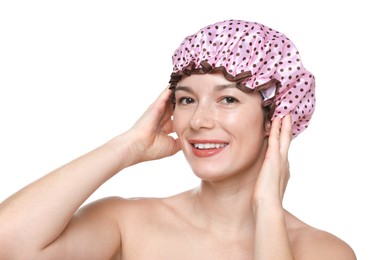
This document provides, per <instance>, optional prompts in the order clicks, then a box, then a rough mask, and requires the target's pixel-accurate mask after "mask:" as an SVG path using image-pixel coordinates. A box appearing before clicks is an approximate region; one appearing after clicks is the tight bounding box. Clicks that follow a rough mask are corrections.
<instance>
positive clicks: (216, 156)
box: [0, 74, 356, 260]
mask: <svg viewBox="0 0 375 260" xmlns="http://www.w3.org/2000/svg"><path fill="white" fill-rule="evenodd" d="M171 94H172V92H171V91H170V90H168V89H166V90H164V91H163V92H162V93H161V95H160V96H159V97H158V98H157V100H156V101H155V102H154V103H153V104H152V105H151V106H150V107H149V108H148V109H147V110H146V111H145V113H144V114H143V115H142V117H141V118H140V119H139V120H138V121H137V122H136V123H135V124H134V126H133V127H132V128H131V129H129V130H128V131H127V132H125V133H123V134H122V135H120V136H117V137H115V138H113V139H112V140H110V141H109V142H107V143H105V144H103V145H102V146H100V147H98V148H97V149H95V150H93V151H91V152H89V153H87V154H85V155H83V156H81V157H80V158H77V159H75V160H74V161H72V162H70V163H68V164H66V165H64V166H62V167H60V168H58V169H56V170H55V171H53V172H51V173H49V174H47V175H45V176H43V177H42V178H40V179H39V180H36V181H35V182H33V183H31V184H30V185H28V186H27V187H25V188H23V189H22V190H20V191H18V192H16V193H15V194H13V195H12V196H11V197H9V198H8V199H6V200H5V201H4V202H2V203H1V204H0V248H1V250H0V259H70V260H71V259H136V260H142V259H163V260H165V259H189V260H191V259H239V260H241V259H256V260H265V259H278V260H282V259H306V260H309V259H313V260H317V259H318V260H319V259H327V260H328V259H329V260H334V259H340V260H346V259H347V260H351V259H356V257H355V255H354V252H353V251H352V249H351V248H350V247H349V246H348V245H347V244H346V243H345V242H344V241H342V240H341V239H339V238H337V237H335V236H334V235H332V234H330V233H327V232H324V231H321V230H318V229H315V228H313V227H311V226H309V225H307V224H305V223H303V222H302V221H300V220H299V219H297V218H296V217H294V216H293V215H292V214H290V213H289V212H287V211H286V210H285V209H283V207H282V199H283V195H284V192H285V189H286V186H287V182H288V179H289V164H288V149H289V145H290V140H291V117H290V116H289V115H287V116H285V117H284V118H283V119H280V118H276V119H274V120H273V122H272V124H271V123H270V122H268V121H267V120H266V119H265V114H264V112H263V110H262V109H261V98H260V95H259V94H258V93H250V94H249V93H244V92H242V91H241V90H239V89H237V88H236V87H234V85H233V84H232V83H231V82H229V81H227V80H226V79H225V78H224V77H223V76H222V75H221V74H215V75H211V74H210V75H192V76H190V77H186V78H184V79H182V80H181V81H180V82H179V84H178V86H177V88H176V91H175V97H176V106H175V108H174V110H173V106H172V104H171V103H170V102H169V100H170V96H171ZM172 113H173V121H172V119H171V115H172ZM174 131H175V132H176V133H177V136H178V139H174V138H172V137H171V136H169V135H168V134H170V133H172V132H174ZM192 143H215V144H218V145H219V147H220V148H219V149H217V150H209V151H207V150H206V151H202V150H199V151H197V149H194V146H193V145H192ZM180 150H182V151H183V153H184V154H185V156H186V159H187V160H188V162H189V164H190V166H191V168H192V170H193V172H194V173H195V174H196V175H197V176H198V177H200V178H201V179H202V182H201V184H200V185H199V187H196V188H194V189H192V190H189V191H185V192H182V193H180V194H176V195H175V196H171V197H166V198H157V199H155V198H152V199H151V198H142V199H123V198H117V197H113V198H104V199H102V200H99V201H96V202H93V203H91V204H89V205H87V206H84V207H81V205H82V203H83V202H84V201H85V200H86V199H87V198H88V197H89V196H90V195H91V194H92V193H93V192H94V191H95V190H96V189H97V188H98V187H100V185H102V184H103V183H105V182H106V181H107V180H108V179H110V178H111V177H113V176H114V175H115V174H117V173H118V172H120V171H121V170H123V169H125V168H126V167H129V166H131V165H134V164H137V163H141V162H144V161H149V160H156V159H161V158H164V157H167V156H172V155H174V154H175V153H177V152H178V151H180ZM125 172H126V171H125ZM124 174H126V173H124ZM66 187H69V192H67V188H66ZM150 213H151V214H150ZM20 249H22V250H20Z"/></svg>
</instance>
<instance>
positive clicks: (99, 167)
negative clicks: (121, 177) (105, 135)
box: [0, 89, 180, 259]
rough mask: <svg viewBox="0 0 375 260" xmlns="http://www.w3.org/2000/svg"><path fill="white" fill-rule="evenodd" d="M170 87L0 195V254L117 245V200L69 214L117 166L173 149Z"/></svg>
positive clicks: (69, 252) (80, 251) (66, 252)
mask: <svg viewBox="0 0 375 260" xmlns="http://www.w3.org/2000/svg"><path fill="white" fill-rule="evenodd" d="M170 93H171V91H170V90H168V89H166V90H165V91H163V93H162V94H161V95H160V96H159V98H158V99H157V100H156V101H155V102H154V103H153V104H152V105H151V106H150V107H149V108H148V109H147V111H146V112H145V113H144V114H143V116H142V117H141V118H140V119H139V120H138V121H137V122H136V124H135V125H134V126H133V127H132V128H131V129H130V130H129V131H127V132H126V133H124V134H122V135H120V136H118V137H116V138H114V139H112V140H111V141H109V142H107V143H106V144H104V145H102V146H100V147H99V148H97V149H95V150H93V151H91V152H89V153H87V154H85V155H83V156H81V157H80V158H78V159H76V160H74V161H72V162H70V163H68V164H66V165H64V166H62V167H60V168H58V169H56V170H55V171H53V172H51V173H49V174H47V175H45V176H44V177H42V178H40V179H39V180H36V181H35V182H33V183H31V184H29V185H28V186H26V187H25V188H23V189H22V190H20V191H18V192H17V193H15V194H14V195H12V196H11V197H9V198H8V199H6V200H5V201H3V202H2V203H1V204H0V248H1V250H0V258H1V259H17V258H21V257H26V256H27V257H26V258H27V259H35V258H37V259H39V257H42V256H48V258H50V257H53V256H56V257H58V258H59V259H61V258H64V257H65V256H66V257H67V256H70V258H69V259H75V258H80V259H83V258H85V259H98V258H100V257H99V255H97V254H96V255H95V256H92V257H88V256H90V254H91V253H93V252H95V251H103V252H102V256H103V257H102V259H104V258H108V256H109V255H110V254H113V253H114V252H113V250H116V248H118V246H119V245H120V234H119V228H118V223H117V219H116V217H114V216H113V214H112V213H116V212H111V210H113V209H115V208H117V206H116V205H117V204H119V203H120V202H119V200H116V199H108V200H105V201H100V202H97V203H93V204H92V205H90V206H88V207H85V208H84V209H82V210H80V211H79V212H78V214H76V216H74V214H75V213H76V211H77V209H78V208H79V207H80V206H81V205H82V204H83V202H84V201H85V200H86V199H87V198H88V197H89V196H90V195H91V194H92V193H93V192H94V191H95V190H96V189H98V188H99V187H100V186H101V185H102V184H103V183H104V182H106V181H107V180H108V179H110V178H111V177H113V176H114V175H115V174H116V173H118V172H119V171H121V170H122V169H124V168H126V167H128V166H130V165H134V164H136V163H139V162H142V161H147V160H154V159H159V158H163V157H165V156H170V155H173V154H175V153H176V152H177V151H178V150H179V149H180V146H179V142H178V140H174V139H173V138H172V137H170V136H168V134H169V133H170V132H171V131H172V127H171V107H170V103H169V102H168V100H169V96H170ZM111 205H112V206H111ZM109 212H111V214H110V213H109ZM73 216H74V218H73ZM111 251H112V252H111ZM86 253H87V254H88V255H87V256H86V255H85V254H86ZM24 259H25V258H24Z"/></svg>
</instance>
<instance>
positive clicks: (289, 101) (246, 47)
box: [169, 20, 315, 138]
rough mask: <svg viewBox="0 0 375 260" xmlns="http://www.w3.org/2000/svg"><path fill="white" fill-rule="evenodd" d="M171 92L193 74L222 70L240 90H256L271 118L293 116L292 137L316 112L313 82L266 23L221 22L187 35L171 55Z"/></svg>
mask: <svg viewBox="0 0 375 260" xmlns="http://www.w3.org/2000/svg"><path fill="white" fill-rule="evenodd" d="M172 63H173V72H172V74H171V77H170V81H169V83H170V88H171V89H174V88H175V87H176V85H177V83H178V81H179V80H180V79H181V78H182V77H184V76H189V75H191V74H204V73H213V72H218V71H220V72H222V73H223V75H224V76H225V78H226V79H227V80H229V81H232V82H236V83H237V84H238V86H239V88H241V89H243V90H245V91H246V90H247V91H250V90H255V91H259V92H260V93H261V94H262V96H263V103H262V105H263V106H264V107H268V108H269V113H268V116H269V119H270V120H272V119H274V118H275V117H277V116H279V117H283V116H285V115H287V114H291V116H292V124H293V125H292V138H295V137H296V136H297V135H298V134H299V133H301V132H302V131H303V130H305V129H306V128H307V127H308V124H309V122H310V119H311V116H312V114H313V112H314V109H315V78H314V75H313V74H311V73H310V72H309V71H307V70H306V69H305V68H304V66H303V65H302V61H301V58H300V54H299V52H298V50H297V49H296V47H295V45H294V44H293V43H292V42H291V41H290V40H289V39H288V38H287V37H286V36H285V35H284V34H282V33H280V32H278V31H276V30H273V29H271V28H269V27H267V26H265V25H262V24H260V23H255V22H249V21H242V20H225V21H222V22H218V23H215V24H212V25H209V26H206V27H204V28H202V29H200V30H199V31H198V32H197V33H195V34H193V35H190V36H187V37H186V38H185V39H184V40H183V41H182V43H181V44H180V46H179V47H178V48H177V49H176V51H175V52H174V54H173V56H172Z"/></svg>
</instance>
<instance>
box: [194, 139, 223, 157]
mask: <svg viewBox="0 0 375 260" xmlns="http://www.w3.org/2000/svg"><path fill="white" fill-rule="evenodd" d="M190 143H191V146H192V151H193V154H194V155H195V156H197V157H209V156H213V155H216V154H218V153H220V152H221V151H223V150H224V149H225V147H227V145H228V143H226V142H223V141H198V140H195V141H191V142H190Z"/></svg>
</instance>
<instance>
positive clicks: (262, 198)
mask: <svg viewBox="0 0 375 260" xmlns="http://www.w3.org/2000/svg"><path fill="white" fill-rule="evenodd" d="M291 132H292V118H291V115H286V116H285V117H284V118H282V119H281V118H279V117H276V118H275V119H273V121H272V126H271V131H270V136H269V139H268V148H267V152H266V156H265V159H264V162H263V165H262V169H261V171H260V173H259V176H258V179H257V182H256V185H255V188H254V191H253V195H252V205H253V209H254V206H255V208H257V207H258V206H259V205H260V204H261V203H267V205H270V204H269V203H271V205H279V206H282V200H283V197H284V193H285V189H286V186H287V183H288V180H289V175H290V173H289V161H288V150H289V146H290V142H291V139H292V138H291Z"/></svg>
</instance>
